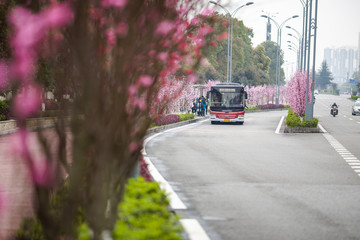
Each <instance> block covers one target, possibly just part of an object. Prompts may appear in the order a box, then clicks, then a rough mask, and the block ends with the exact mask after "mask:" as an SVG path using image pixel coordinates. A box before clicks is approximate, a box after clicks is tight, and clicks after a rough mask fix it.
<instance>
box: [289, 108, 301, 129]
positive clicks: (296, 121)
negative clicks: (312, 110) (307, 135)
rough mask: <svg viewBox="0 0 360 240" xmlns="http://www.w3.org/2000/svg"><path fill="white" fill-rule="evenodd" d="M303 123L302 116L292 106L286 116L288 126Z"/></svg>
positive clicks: (296, 125) (297, 125)
mask: <svg viewBox="0 0 360 240" xmlns="http://www.w3.org/2000/svg"><path fill="white" fill-rule="evenodd" d="M300 125H301V119H300V117H299V116H298V115H297V114H295V113H294V112H293V110H292V109H291V108H290V109H289V112H288V115H287V117H286V126H288V127H299V126H300Z"/></svg>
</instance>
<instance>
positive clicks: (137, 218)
mask: <svg viewBox="0 0 360 240" xmlns="http://www.w3.org/2000/svg"><path fill="white" fill-rule="evenodd" d="M118 214H119V220H118V221H117V222H116V224H115V228H114V236H113V239H114V240H120V239H121V240H122V239H127V240H158V239H161V240H181V239H182V237H181V233H182V228H181V226H180V225H179V223H178V217H177V216H176V215H174V214H173V213H171V212H170V211H169V200H168V198H167V196H166V194H165V192H164V191H163V190H161V189H160V188H159V184H158V183H157V182H146V181H145V180H144V178H138V179H136V180H135V179H131V180H130V181H129V184H128V185H127V187H126V190H125V195H124V200H123V202H122V203H120V204H119V208H118Z"/></svg>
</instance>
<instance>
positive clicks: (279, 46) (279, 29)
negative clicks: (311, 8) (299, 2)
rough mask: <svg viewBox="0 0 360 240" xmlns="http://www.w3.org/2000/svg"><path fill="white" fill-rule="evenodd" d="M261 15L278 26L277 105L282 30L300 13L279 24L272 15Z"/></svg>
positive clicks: (277, 101) (276, 101) (277, 100)
mask: <svg viewBox="0 0 360 240" xmlns="http://www.w3.org/2000/svg"><path fill="white" fill-rule="evenodd" d="M261 17H263V18H267V19H270V20H271V21H272V22H273V23H274V24H275V25H276V27H277V41H276V43H277V48H276V99H275V103H276V105H279V84H280V73H281V72H280V67H281V64H280V49H281V30H282V28H283V26H284V25H285V23H286V22H287V21H289V20H290V19H293V18H297V17H299V16H298V15H294V16H292V17H289V18H288V19H286V20H285V21H283V22H282V23H281V24H278V23H277V22H276V21H275V20H274V19H273V18H272V17H270V16H266V15H261Z"/></svg>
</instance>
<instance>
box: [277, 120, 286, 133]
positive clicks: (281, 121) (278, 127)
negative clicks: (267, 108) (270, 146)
mask: <svg viewBox="0 0 360 240" xmlns="http://www.w3.org/2000/svg"><path fill="white" fill-rule="evenodd" d="M284 118H285V116H282V117H281V119H280V122H279V124H278V126H277V128H276V131H275V133H276V134H280V128H281V125H282V123H283V121H284Z"/></svg>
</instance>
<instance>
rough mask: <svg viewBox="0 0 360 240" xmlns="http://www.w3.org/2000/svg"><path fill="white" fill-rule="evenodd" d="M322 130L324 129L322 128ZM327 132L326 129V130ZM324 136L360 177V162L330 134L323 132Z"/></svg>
mask: <svg viewBox="0 0 360 240" xmlns="http://www.w3.org/2000/svg"><path fill="white" fill-rule="evenodd" d="M321 128H322V127H321ZM324 130H325V129H324ZM323 136H324V137H325V139H326V140H327V141H328V142H329V143H330V145H331V146H332V147H333V148H334V149H335V151H336V152H337V153H338V154H339V155H340V156H341V157H342V158H343V159H344V160H345V162H346V163H347V164H349V166H350V167H351V168H352V169H353V170H354V172H355V173H357V174H358V176H359V177H360V161H359V159H358V158H357V157H355V156H354V155H353V154H352V153H351V152H350V151H348V150H347V149H346V148H345V147H344V146H343V145H342V144H341V143H340V142H339V141H338V140H336V139H335V138H334V137H333V136H331V135H330V134H329V133H328V132H326V130H325V131H323Z"/></svg>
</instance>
